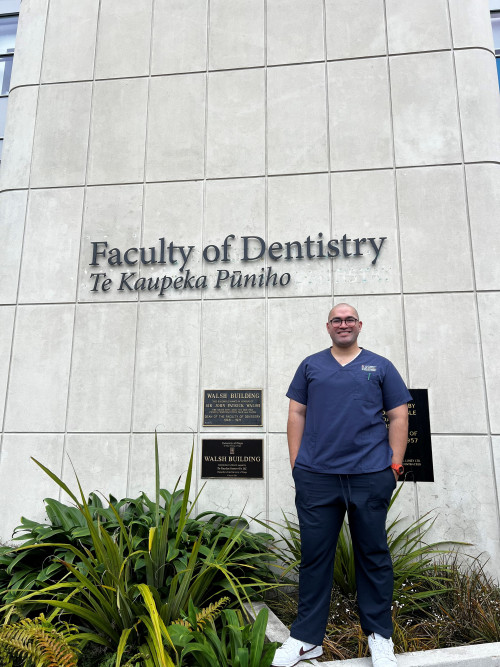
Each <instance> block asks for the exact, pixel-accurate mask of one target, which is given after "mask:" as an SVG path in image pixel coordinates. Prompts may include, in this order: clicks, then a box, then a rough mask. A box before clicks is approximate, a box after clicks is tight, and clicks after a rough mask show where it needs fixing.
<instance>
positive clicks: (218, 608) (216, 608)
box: [173, 597, 230, 631]
mask: <svg viewBox="0 0 500 667" xmlns="http://www.w3.org/2000/svg"><path fill="white" fill-rule="evenodd" d="M229 601H230V600H229V598H228V597H223V598H220V600H217V602H212V604H209V605H208V607H203V609H201V610H199V611H198V610H197V611H196V628H193V626H192V623H191V622H190V620H189V619H183V618H178V619H177V620H176V621H173V624H175V625H183V626H184V627H185V628H191V629H193V630H195V629H196V630H200V631H201V630H203V627H204V626H205V625H206V624H207V623H213V622H214V621H215V619H216V618H217V616H219V615H220V613H221V612H222V609H223V608H224V607H225V606H226V605H227V603H228V602H229Z"/></svg>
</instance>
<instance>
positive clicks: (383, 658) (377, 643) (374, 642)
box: [368, 632, 398, 667]
mask: <svg viewBox="0 0 500 667" xmlns="http://www.w3.org/2000/svg"><path fill="white" fill-rule="evenodd" d="M368 646H369V647H370V653H371V655H372V663H373V667H394V665H397V664H398V662H397V660H396V656H395V655H394V644H393V643H392V639H391V638H390V637H389V639H386V638H385V637H382V635H378V634H377V633H376V632H373V633H372V634H371V635H369V636H368Z"/></svg>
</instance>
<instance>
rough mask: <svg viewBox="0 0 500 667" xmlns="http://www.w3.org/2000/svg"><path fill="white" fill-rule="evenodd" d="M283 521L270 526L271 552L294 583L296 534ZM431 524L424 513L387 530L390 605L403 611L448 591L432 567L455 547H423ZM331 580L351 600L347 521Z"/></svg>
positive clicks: (353, 587) (353, 580) (297, 549)
mask: <svg viewBox="0 0 500 667" xmlns="http://www.w3.org/2000/svg"><path fill="white" fill-rule="evenodd" d="M402 488H403V486H402V485H400V486H399V488H398V490H397V491H396V493H394V495H393V496H392V498H391V502H390V505H389V509H391V508H392V506H393V505H394V503H396V502H397V498H398V496H399V494H400V493H401V490H402ZM284 519H285V521H284V524H277V523H274V525H271V526H270V530H271V531H272V532H273V533H274V534H275V535H276V536H277V538H278V542H277V544H276V545H275V547H274V548H275V549H276V551H277V553H278V555H279V558H280V561H281V562H282V564H283V568H284V569H283V574H284V575H286V576H289V575H290V574H293V575H294V576H295V580H296V578H297V576H298V567H299V564H300V530H299V527H298V525H297V524H294V523H293V522H292V521H290V519H289V518H288V517H286V516H284ZM256 520H257V519H256ZM434 521H435V519H433V518H432V517H431V516H430V513H427V514H425V515H424V516H422V517H420V518H419V519H417V520H416V521H413V522H412V523H410V524H409V525H407V526H406V527H404V523H405V522H404V519H402V518H401V517H400V516H397V517H396V518H395V519H393V520H392V521H391V522H390V523H389V525H388V527H387V542H388V545H389V550H390V552H391V557H392V562H393V568H394V601H395V603H396V604H397V605H398V604H399V605H403V604H404V605H406V607H407V609H416V608H421V607H422V606H423V605H425V604H426V599H427V598H429V597H431V596H436V595H439V594H440V593H444V592H446V591H447V590H448V583H447V581H448V577H447V575H446V572H445V571H443V570H441V571H439V572H438V571H436V570H435V569H434V568H433V563H434V559H435V558H436V557H437V556H440V555H442V554H447V553H449V552H450V550H451V548H450V547H453V546H454V545H457V544H458V543H456V542H453V543H450V542H432V543H430V544H427V543H426V542H425V537H426V535H427V534H428V533H429V531H430V529H431V528H432V526H433V524H434ZM261 524H262V525H266V524H264V523H263V522H261ZM333 580H334V584H335V586H336V587H337V589H338V590H339V591H340V592H341V593H342V594H343V595H345V596H355V594H356V578H355V566H354V552H353V546H352V541H351V536H350V533H349V527H348V523H347V521H344V523H343V525H342V529H341V531H340V534H339V539H338V542H337V550H336V553H335V564H334V575H333ZM288 582H290V579H288Z"/></svg>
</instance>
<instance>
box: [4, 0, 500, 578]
mask: <svg viewBox="0 0 500 667" xmlns="http://www.w3.org/2000/svg"><path fill="white" fill-rule="evenodd" d="M492 48H493V46H492V37H491V28H490V25H489V13H488V0H473V1H472V0H419V1H418V2H414V1H412V2H410V1H409V0H385V1H384V0H363V1H361V0H286V2H285V0H267V1H265V0H190V1H189V2H185V1H184V0H135V1H134V2H123V0H121V1H119V0H101V1H100V2H99V1H98V0H79V2H67V1H66V0H23V2H22V9H21V16H20V27H19V33H18V42H17V46H16V56H15V62H14V72H13V80H12V86H13V89H12V92H11V96H10V100H9V113H8V119H7V128H6V137H7V138H6V140H5V147H4V159H3V162H2V167H1V172H0V178H1V182H0V189H1V195H0V215H1V221H2V222H1V226H0V247H1V248H2V261H1V263H0V303H1V305H0V323H1V324H0V420H1V423H2V440H1V451H0V456H1V458H0V507H1V511H0V535H1V536H2V537H3V539H4V540H6V539H8V538H9V536H10V532H11V530H12V528H13V527H14V526H15V525H16V524H17V523H18V521H19V517H20V515H21V513H22V514H24V515H27V516H30V517H41V516H42V515H43V511H42V506H41V499H42V498H43V497H46V496H53V495H55V494H57V489H56V487H55V485H54V484H53V483H52V482H51V481H50V479H49V478H47V477H45V476H44V475H43V474H41V473H40V472H38V470H37V469H36V468H35V466H34V464H33V463H32V462H30V460H29V457H30V456H36V457H37V458H39V459H41V460H42V461H43V462H44V463H45V464H46V465H48V466H49V467H50V468H51V469H53V470H54V471H56V472H58V473H60V474H62V476H63V477H64V479H65V480H68V481H70V482H71V481H72V479H73V473H72V471H71V466H70V464H69V457H71V460H72V462H73V464H74V465H75V467H76V470H77V471H78V474H79V475H80V478H81V480H82V483H83V485H84V488H85V489H86V490H87V491H90V490H92V489H96V488H97V489H100V490H102V491H103V492H105V493H110V492H111V493H113V494H115V495H118V496H122V495H124V494H135V493H137V492H139V491H140V490H147V491H150V490H151V488H152V472H153V464H152V452H153V432H154V429H155V428H158V430H159V432H160V445H161V454H162V469H163V472H164V479H163V481H164V484H165V485H167V486H173V483H174V481H175V479H176V478H177V476H178V475H179V474H180V473H182V471H184V470H185V468H186V465H187V460H188V453H189V451H190V447H191V442H192V440H193V435H192V431H194V434H195V435H194V440H195V445H196V453H197V456H196V472H197V480H196V484H197V485H198V486H199V485H200V484H201V482H200V480H199V472H200V470H199V463H200V460H199V459H200V440H201V437H202V436H203V435H206V434H209V435H210V436H212V437H217V436H222V437H228V436H231V435H234V436H236V437H243V436H244V435H246V436H248V437H251V436H255V435H256V433H259V434H261V435H262V437H263V438H264V441H265V475H264V479H263V480H257V481H245V480H227V481H220V480H219V481H217V480H209V481H208V483H207V486H206V488H205V490H204V492H203V494H202V496H201V500H200V509H203V508H206V507H220V508H221V509H222V510H224V511H230V512H239V511H240V510H241V509H242V507H243V505H245V504H246V512H247V513H248V514H251V515H254V514H257V513H259V514H260V516H261V517H263V518H264V517H267V518H271V519H277V518H279V517H280V508H283V509H285V510H292V509H293V489H292V478H291V475H290V474H289V466H288V461H287V450H286V438H285V434H284V431H285V424H286V411H287V399H286V398H285V395H284V394H285V391H286V389H287V387H288V384H289V382H290V379H291V377H292V374H293V372H294V370H295V368H296V366H297V364H298V363H299V362H300V361H301V360H302V358H303V357H304V356H306V355H308V354H310V353H312V352H314V351H316V350H319V349H322V348H324V347H327V346H328V344H329V339H328V338H327V335H326V333H325V322H326V315H327V313H328V311H329V308H330V307H331V305H332V302H333V300H334V299H336V300H347V301H349V302H350V303H352V304H353V305H355V306H356V307H357V308H358V309H359V311H360V313H361V317H362V320H363V322H364V328H363V334H362V339H360V340H361V341H362V342H361V344H362V345H364V346H366V347H368V348H369V349H372V350H374V351H377V352H379V353H381V354H383V355H386V356H388V357H390V358H391V359H392V360H393V361H394V363H395V364H396V366H397V367H398V369H399V370H400V372H401V373H402V374H403V376H404V377H405V379H406V380H407V381H408V384H409V386H410V387H413V388H418V387H422V388H428V389H429V399H430V419H431V428H432V432H433V454H434V465H435V476H436V482H435V483H428V484H419V485H417V486H415V485H407V487H406V488H405V490H404V494H403V498H402V500H401V502H400V508H401V509H402V511H403V513H406V514H408V516H410V517H415V516H418V515H421V514H423V513H425V512H426V511H428V510H431V509H434V510H436V512H437V513H439V519H438V521H437V522H436V526H435V530H434V537H435V538H437V539H455V540H464V541H468V542H473V543H474V544H475V545H476V552H477V551H484V552H486V554H487V555H488V556H489V557H490V558H491V559H492V561H491V562H492V564H493V565H494V564H496V565H497V566H498V565H500V534H499V506H498V493H497V485H498V482H499V481H500V479H499V478H500V385H499V383H498V375H499V373H500V362H499V355H498V351H497V349H496V345H495V343H496V342H497V341H496V338H497V332H498V322H499V321H500V292H499V289H500V262H499V261H498V252H499V250H500V242H499V236H498V232H497V221H498V217H499V214H500V193H499V189H498V182H499V180H500V166H499V162H500V120H499V97H498V86H497V80H496V70H495V59H494V55H493V51H492ZM319 232H321V233H323V234H324V236H325V239H331V238H336V237H340V236H342V235H343V234H344V233H346V234H347V235H348V236H349V237H351V238H356V237H366V236H373V237H381V236H385V237H387V240H386V242H385V245H384V247H383V250H382V251H381V254H380V257H379V259H378V260H377V263H376V264H375V265H374V264H372V263H371V262H372V259H373V256H368V257H367V256H364V257H363V258H360V257H345V258H344V257H342V258H337V259H335V260H326V261H324V262H321V261H318V260H317V261H302V262H300V261H297V260H295V261H292V262H288V264H287V263H286V262H283V261H281V263H277V264H275V263H274V262H273V263H272V264H273V268H274V269H276V270H277V269H279V271H280V272H283V271H289V272H290V274H291V282H290V284H289V285H287V286H286V287H273V288H267V289H260V290H256V289H254V290H252V289H249V288H248V289H246V290H244V289H243V290H231V289H227V288H223V289H220V290H217V289H214V288H213V286H212V287H210V288H208V289H205V290H198V291H196V290H193V291H190V290H187V291H172V290H170V291H168V292H167V293H166V294H165V295H164V296H163V297H161V298H160V297H158V296H157V295H156V294H155V293H147V292H146V293H143V292H142V293H140V294H139V293H137V292H125V291H122V292H119V291H117V290H116V289H113V290H110V291H109V292H91V287H92V281H91V277H90V273H91V272H92V267H89V261H90V260H89V257H90V254H89V253H90V250H89V248H90V242H91V241H103V240H107V241H108V242H109V244H110V247H112V246H117V247H120V248H122V249H126V248H128V247H133V246H139V245H140V246H149V245H152V244H154V243H156V242H157V240H158V238H159V237H165V238H166V239H167V242H169V241H174V242H175V243H176V244H185V245H194V246H195V250H194V251H193V258H192V260H191V263H190V268H191V269H192V271H193V273H196V274H198V275H201V274H206V275H207V276H209V277H211V279H213V276H214V274H215V271H216V269H218V268H225V267H224V266H222V265H221V264H219V265H218V266H215V265H209V264H208V263H207V262H206V261H204V260H203V258H202V256H201V249H202V248H203V247H205V246H206V245H207V244H211V243H215V244H221V243H222V241H223V240H224V238H225V237H226V235H227V234H231V233H232V234H235V235H236V236H237V237H241V236H244V235H258V236H261V237H263V238H264V239H266V241H268V242H269V243H271V242H273V241H282V242H283V241H291V240H301V241H303V240H304V239H305V238H306V236H307V235H309V234H310V235H311V236H314V238H316V235H317V234H318V233H319ZM238 242H239V241H238V239H236V240H235V241H234V248H233V251H234V252H233V256H232V262H231V263H230V268H231V270H237V269H242V270H243V271H244V272H247V271H248V270H249V269H251V270H252V271H253V270H258V269H260V268H261V267H264V268H266V267H267V266H269V265H270V264H271V262H270V259H269V258H267V260H264V259H263V260H262V261H261V262H257V263H253V264H252V265H251V266H250V267H249V265H248V263H247V264H246V265H245V264H244V263H243V262H241V252H240V254H238V252H239V251H238V248H237V244H238ZM120 270H122V269H120V268H119V267H118V268H110V267H109V266H108V267H107V273H108V277H112V278H113V279H114V280H117V279H118V278H119V273H120ZM141 271H142V272H141V275H144V276H145V277H151V276H154V275H158V273H159V272H158V271H151V269H143V270H141ZM169 271H170V273H171V274H172V275H174V274H178V268H176V267H175V266H174V267H170V268H169ZM167 272H168V271H167ZM161 273H165V271H162V272H161ZM230 388H236V389H241V388H262V389H263V390H264V426H263V427H262V428H252V429H238V430H237V431H234V432H231V433H227V431H224V430H223V429H219V430H217V429H215V430H214V429H209V428H203V427H202V426H201V424H202V420H201V408H202V406H201V399H202V391H203V389H230Z"/></svg>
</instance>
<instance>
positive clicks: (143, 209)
mask: <svg viewBox="0 0 500 667" xmlns="http://www.w3.org/2000/svg"><path fill="white" fill-rule="evenodd" d="M155 6H156V4H155V0H151V23H150V26H149V61H148V74H147V79H148V89H147V102H146V118H145V123H146V133H145V137H144V161H143V182H142V210H141V230H140V238H141V245H143V239H144V216H145V200H146V165H147V159H148V131H149V107H150V104H151V68H152V61H153V26H154V19H155ZM141 268H142V267H141ZM140 274H141V270H140V271H139V275H140ZM140 304H141V295H140V294H139V298H138V299H137V302H136V314H135V340H134V363H133V367H132V395H131V400H130V437H129V442H128V459H127V482H126V488H127V495H129V493H130V474H131V461H132V434H133V432H134V399H135V387H136V372H137V348H138V333H139V318H140V312H141V309H140Z"/></svg>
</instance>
